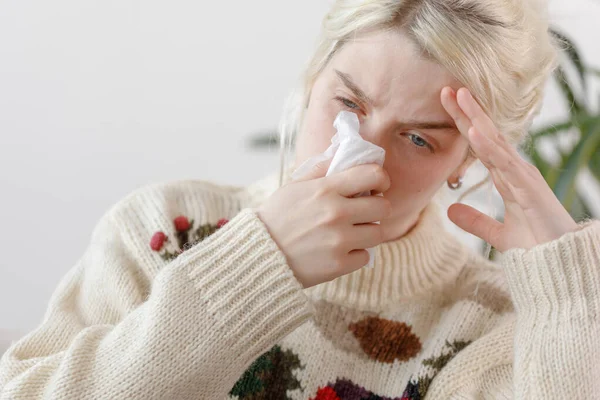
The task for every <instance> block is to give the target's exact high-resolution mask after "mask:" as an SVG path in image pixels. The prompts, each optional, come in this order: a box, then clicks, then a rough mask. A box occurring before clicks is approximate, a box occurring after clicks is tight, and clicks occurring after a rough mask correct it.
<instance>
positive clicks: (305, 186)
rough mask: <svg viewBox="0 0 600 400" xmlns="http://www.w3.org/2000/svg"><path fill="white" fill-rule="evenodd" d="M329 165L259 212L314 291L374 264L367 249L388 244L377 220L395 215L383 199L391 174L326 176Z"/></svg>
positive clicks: (360, 170)
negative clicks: (380, 194) (370, 263)
mask: <svg viewBox="0 0 600 400" xmlns="http://www.w3.org/2000/svg"><path fill="white" fill-rule="evenodd" d="M328 166H329V162H326V163H321V164H317V165H316V166H315V167H314V168H313V169H312V170H311V172H310V173H308V174H307V175H306V176H304V177H303V178H302V179H299V180H296V181H294V182H291V183H289V184H287V185H285V186H283V187H281V188H279V189H278V190H277V191H276V192H275V193H273V194H272V195H271V196H270V197H269V198H268V199H266V200H265V201H264V202H263V203H262V204H261V205H260V206H259V208H258V209H257V214H258V216H259V218H260V219H261V220H262V221H263V223H264V224H265V225H266V226H267V228H268V230H269V233H270V234H271V236H272V238H273V239H274V240H275V242H276V243H277V244H278V246H279V248H280V249H281V250H282V251H283V253H284V254H285V255H286V257H287V261H288V264H289V265H290V267H291V268H292V270H293V272H294V275H295V276H296V278H297V279H298V280H299V281H300V283H301V284H302V285H303V286H304V287H305V288H308V287H311V286H314V285H318V284H320V283H323V282H327V281H330V280H333V279H335V278H337V277H339V276H342V275H346V274H349V273H351V272H354V271H356V270H358V269H360V268H362V267H363V266H365V265H366V264H367V263H368V262H369V253H368V252H367V251H366V250H365V249H367V248H371V247H375V246H377V245H378V244H380V243H381V242H382V234H381V227H380V226H379V224H375V223H374V222H376V221H381V220H382V219H384V218H386V217H387V216H389V214H390V213H391V204H390V202H389V200H387V199H386V198H384V197H381V196H374V195H371V196H364V197H357V198H353V196H354V195H356V194H359V193H363V192H366V191H372V192H371V193H373V192H379V193H383V192H385V191H387V190H388V189H389V187H390V178H389V176H388V174H387V172H386V171H385V170H384V169H383V168H382V167H380V166H379V165H377V164H364V165H359V166H356V167H353V168H350V169H348V170H346V171H343V172H340V173H337V174H333V175H330V176H327V177H325V174H326V173H327V169H328Z"/></svg>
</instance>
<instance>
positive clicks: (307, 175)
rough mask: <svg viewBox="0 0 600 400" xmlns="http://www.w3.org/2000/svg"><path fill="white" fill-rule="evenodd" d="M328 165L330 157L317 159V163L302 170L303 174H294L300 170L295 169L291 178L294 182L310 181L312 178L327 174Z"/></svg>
mask: <svg viewBox="0 0 600 400" xmlns="http://www.w3.org/2000/svg"><path fill="white" fill-rule="evenodd" d="M330 165H331V159H327V160H322V161H319V162H318V163H316V164H315V165H313V166H312V167H310V168H309V169H308V171H306V172H304V173H303V174H302V173H300V174H298V175H301V176H296V173H297V172H300V171H299V170H297V171H296V172H294V176H292V178H294V181H295V182H303V181H310V180H312V179H319V178H323V177H324V176H325V175H327V171H328V170H329V166H330ZM300 168H302V167H300Z"/></svg>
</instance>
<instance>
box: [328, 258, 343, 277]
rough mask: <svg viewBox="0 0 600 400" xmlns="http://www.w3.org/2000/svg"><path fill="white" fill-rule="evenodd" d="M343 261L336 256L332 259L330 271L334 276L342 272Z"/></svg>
mask: <svg viewBox="0 0 600 400" xmlns="http://www.w3.org/2000/svg"><path fill="white" fill-rule="evenodd" d="M344 261H345V260H344V258H343V257H341V256H336V257H334V258H333V260H332V261H331V269H332V271H333V273H334V274H336V275H339V274H340V273H341V272H342V271H343V270H344V267H345V262H344Z"/></svg>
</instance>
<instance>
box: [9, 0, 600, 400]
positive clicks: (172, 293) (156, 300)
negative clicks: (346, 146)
mask: <svg viewBox="0 0 600 400" xmlns="http://www.w3.org/2000/svg"><path fill="white" fill-rule="evenodd" d="M543 15H544V11H543V7H542V6H541V5H539V4H537V3H535V2H534V1H533V0H530V1H529V2H527V1H521V0H519V1H517V0H460V1H459V0H370V1H360V0H339V1H337V2H336V3H335V4H334V5H333V8H332V10H331V12H330V13H329V14H328V15H327V17H326V18H325V21H324V26H323V32H322V41H321V44H320V46H319V48H318V49H317V52H316V53H315V56H314V59H313V62H312V63H311V64H310V66H309V68H308V69H307V73H306V75H305V77H304V78H305V82H304V83H305V84H304V85H303V86H302V88H301V91H300V92H299V95H298V96H295V97H294V99H295V102H292V103H291V107H290V110H288V111H289V114H287V115H286V116H285V118H286V119H285V121H286V123H285V124H284V129H283V133H284V135H285V138H286V141H287V140H288V139H290V136H291V135H294V134H295V133H297V138H296V159H295V163H294V165H293V166H292V170H293V168H294V167H296V166H298V165H299V164H300V163H302V162H303V161H305V160H306V159H308V158H309V157H311V156H314V155H316V154H318V153H321V152H323V151H324V150H325V148H326V147H327V146H328V145H329V141H330V139H331V137H332V136H333V134H334V133H335V132H334V129H333V126H332V124H333V120H334V118H335V117H336V115H337V114H338V113H339V112H340V111H342V110H346V111H351V112H354V113H356V114H357V116H358V117H359V120H360V123H361V135H362V136H363V137H364V138H365V139H366V140H369V141H371V142H373V143H376V144H377V145H379V146H381V147H382V148H384V149H385V150H386V159H385V164H384V166H383V167H378V166H376V165H362V166H358V167H355V168H352V169H349V170H347V171H345V172H341V173H338V174H334V175H331V176H327V177H325V172H326V169H327V165H326V164H320V165H318V166H317V167H316V168H315V169H314V170H313V171H312V172H311V173H309V174H308V176H305V177H303V178H302V179H300V180H297V181H290V179H289V172H290V170H288V169H284V174H283V177H284V181H285V184H284V185H281V187H279V188H277V187H276V186H277V185H276V184H275V182H276V181H277V179H276V178H277V177H276V176H271V177H268V178H267V179H265V180H262V181H259V182H257V183H255V184H253V185H251V186H249V187H247V188H236V187H226V186H218V185H214V184H210V183H207V182H202V181H178V182H172V183H168V184H156V185H152V186H149V187H145V188H142V189H139V190H136V191H135V192H134V193H132V194H131V195H129V196H127V197H126V198H125V199H123V200H122V201H120V202H119V203H118V204H116V205H115V206H114V207H113V208H112V209H111V210H109V211H108V212H107V213H106V215H105V216H104V217H103V218H102V219H101V220H100V221H99V223H98V225H97V227H96V228H95V230H94V233H93V237H92V240H91V243H90V245H89V247H88V249H87V250H86V252H85V254H84V255H83V257H82V258H81V260H80V262H79V263H78V264H77V265H76V266H75V267H74V268H73V269H72V270H71V271H70V272H69V273H68V275H67V276H65V277H64V279H63V280H62V281H61V283H60V285H59V287H58V288H57V289H56V291H55V293H54V295H53V297H52V299H51V302H50V304H49V307H48V310H47V313H46V315H45V317H44V320H43V322H42V323H41V325H40V326H39V327H37V328H36V329H35V330H34V331H33V332H31V333H30V334H28V335H27V336H25V337H23V338H22V339H21V340H19V341H18V342H16V343H14V344H13V346H12V347H11V348H10V349H9V350H8V352H7V353H6V354H5V355H4V356H3V358H2V362H1V365H0V385H1V386H0V387H1V388H2V389H1V394H2V395H1V396H0V398H2V399H38V398H52V399H120V398H127V399H223V398H232V399H287V398H289V399H319V400H325V399H327V400H333V399H476V398H477V399H479V398H490V399H492V398H493V399H498V398H511V399H512V398H519V399H547V398H565V397H568V398H574V399H575V398H576V399H580V398H581V399H591V398H600V397H599V396H600V394H599V393H600V383H599V382H600V379H598V378H600V341H599V340H598V337H599V336H598V335H599V333H600V319H599V318H598V315H599V310H600V246H599V245H598V243H599V239H600V223H599V222H597V221H586V222H585V223H581V224H577V223H575V221H573V220H572V219H571V217H570V216H569V214H568V213H567V212H566V211H565V209H564V208H563V207H562V206H561V205H560V203H559V202H558V201H557V199H556V198H555V197H554V195H553V193H552V191H551V190H550V189H549V188H548V186H547V185H546V183H545V182H544V180H543V178H542V177H541V175H540V174H539V173H538V171H537V170H536V169H535V168H534V167H533V166H531V165H530V164H528V163H527V162H525V161H524V160H523V159H521V158H520V156H519V155H518V153H517V152H516V150H515V147H514V145H515V144H517V143H519V142H520V141H521V140H522V139H523V138H524V136H525V133H526V131H527V129H528V127H529V124H530V122H531V119H532V117H533V115H534V114H535V112H536V111H537V110H538V108H539V105H540V102H541V99H542V92H543V87H544V84H545V82H546V79H547V78H548V76H549V74H550V72H551V71H552V68H553V67H554V65H555V57H556V50H555V46H554V44H553V43H552V41H551V38H550V37H549V35H548V33H547V28H548V27H547V22H546V21H545V19H544V17H543ZM290 132H291V135H290ZM475 159H479V160H481V161H482V162H483V164H484V165H485V166H486V167H487V168H488V169H489V171H490V175H491V177H492V179H493V182H494V184H495V185H496V187H497V189H498V191H499V192H500V194H501V195H502V197H503V199H504V202H505V205H506V213H505V218H504V222H502V223H501V222H498V221H495V220H493V219H491V218H490V217H488V216H485V215H483V214H481V213H480V212H479V211H476V210H474V209H473V208H470V207H468V206H466V205H461V204H455V205H453V206H452V207H451V208H450V209H449V210H448V215H449V217H450V218H451V220H452V221H453V222H455V223H456V224H457V225H458V226H459V227H461V228H463V229H465V230H466V231H468V232H471V233H473V234H475V235H477V236H479V237H481V238H482V239H484V240H486V241H487V242H488V243H490V244H491V245H493V246H494V247H495V248H497V249H498V250H499V251H501V252H502V253H503V257H502V263H501V264H500V265H496V264H492V263H490V262H488V261H486V260H485V259H483V258H482V257H480V256H478V255H476V254H472V253H471V252H469V251H468V250H467V249H466V248H465V247H464V246H462V245H461V244H460V243H459V242H458V241H457V240H455V239H454V238H453V237H452V236H451V235H450V234H448V233H446V232H445V231H444V230H443V229H442V228H441V221H442V220H441V217H440V215H439V213H438V207H437V206H436V205H435V202H434V200H433V199H434V197H435V195H436V193H438V191H439V190H440V188H442V187H443V186H445V185H446V183H447V184H448V185H450V186H451V187H453V188H456V187H459V186H460V182H461V179H462V176H463V175H464V174H465V172H466V170H467V169H468V167H469V166H470V165H471V164H472V162H473V161H474V160H475ZM364 191H372V194H373V195H372V196H366V197H361V198H354V197H353V196H354V195H355V194H357V193H362V192H364ZM378 192H380V193H383V194H384V195H383V197H381V196H376V195H375V194H377V193H378ZM376 221H380V222H381V223H380V224H375V222H376ZM371 247H375V248H376V257H375V265H374V268H372V269H370V268H362V267H363V266H364V265H365V264H367V262H368V253H367V251H366V250H365V249H368V248H371Z"/></svg>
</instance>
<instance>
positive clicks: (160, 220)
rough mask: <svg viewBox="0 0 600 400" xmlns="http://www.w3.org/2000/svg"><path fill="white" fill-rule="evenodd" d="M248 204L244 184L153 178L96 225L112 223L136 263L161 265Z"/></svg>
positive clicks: (135, 190)
mask: <svg viewBox="0 0 600 400" xmlns="http://www.w3.org/2000/svg"><path fill="white" fill-rule="evenodd" d="M250 203H251V196H250V195H249V193H248V191H247V190H246V188H245V187H242V186H229V185H219V184H216V183H213V182H210V181H203V180H176V181H167V182H157V183H152V184H148V185H144V186H141V187H138V188H136V189H134V190H132V191H131V192H130V193H128V194H127V195H126V196H124V197H123V198H121V199H120V200H119V201H118V202H116V203H115V204H114V205H113V206H112V207H111V208H110V209H109V210H108V211H107V212H106V214H105V215H104V217H103V218H102V220H101V222H100V223H99V224H98V225H99V226H102V225H106V224H110V225H111V226H112V227H113V228H112V229H113V231H115V230H116V231H118V233H119V239H120V241H121V242H122V244H124V245H125V246H126V247H127V248H128V249H129V252H130V254H131V255H132V256H133V257H135V258H137V260H136V261H138V262H145V263H148V262H150V263H151V264H153V265H155V266H156V269H160V268H161V267H162V266H163V265H164V263H165V261H169V260H171V259H173V258H175V257H176V256H177V255H178V254H180V253H181V251H182V250H183V249H184V248H185V247H186V245H188V246H189V245H191V244H193V243H197V242H198V241H200V240H202V239H204V238H205V237H207V236H208V235H210V234H212V233H213V232H215V231H216V230H217V229H218V228H219V227H220V226H222V225H223V224H224V223H226V222H227V221H228V220H230V219H232V218H233V217H234V216H235V215H237V214H238V213H239V211H241V210H242V209H243V208H245V207H247V206H248V205H249V204H250ZM96 230H98V227H97V228H96Z"/></svg>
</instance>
